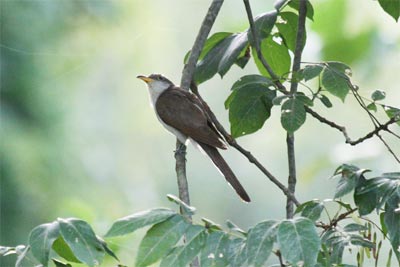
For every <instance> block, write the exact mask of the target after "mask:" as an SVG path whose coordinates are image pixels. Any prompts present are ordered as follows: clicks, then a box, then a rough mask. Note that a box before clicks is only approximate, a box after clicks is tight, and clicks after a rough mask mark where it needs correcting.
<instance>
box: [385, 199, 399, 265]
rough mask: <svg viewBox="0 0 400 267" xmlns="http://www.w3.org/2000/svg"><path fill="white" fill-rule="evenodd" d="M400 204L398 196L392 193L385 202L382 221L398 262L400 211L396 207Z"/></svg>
mask: <svg viewBox="0 0 400 267" xmlns="http://www.w3.org/2000/svg"><path fill="white" fill-rule="evenodd" d="M399 205H400V196H398V195H397V194H393V196H392V197H391V198H390V199H389V200H388V201H387V202H386V205H385V215H384V222H385V225H386V228H387V233H388V235H389V239H390V243H391V244H392V247H393V251H394V253H395V255H396V257H397V261H398V262H399V264H400V251H399V247H400V231H399V229H400V213H399V212H396V209H398V208H399Z"/></svg>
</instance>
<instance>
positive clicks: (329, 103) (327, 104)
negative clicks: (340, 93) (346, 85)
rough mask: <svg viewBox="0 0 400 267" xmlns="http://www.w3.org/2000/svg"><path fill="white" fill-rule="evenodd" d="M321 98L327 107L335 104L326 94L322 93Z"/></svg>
mask: <svg viewBox="0 0 400 267" xmlns="http://www.w3.org/2000/svg"><path fill="white" fill-rule="evenodd" d="M319 100H321V102H322V104H324V106H325V107H327V108H331V107H332V106H333V105H332V102H331V101H330V100H329V98H328V97H327V96H325V95H320V97H319Z"/></svg>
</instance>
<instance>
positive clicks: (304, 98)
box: [295, 92, 314, 107]
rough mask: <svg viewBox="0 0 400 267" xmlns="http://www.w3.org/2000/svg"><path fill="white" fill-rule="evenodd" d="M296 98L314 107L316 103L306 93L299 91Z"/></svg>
mask: <svg viewBox="0 0 400 267" xmlns="http://www.w3.org/2000/svg"><path fill="white" fill-rule="evenodd" d="M295 98H296V99H298V100H300V101H301V102H303V104H304V105H306V106H309V107H312V106H313V105H314V103H313V101H312V100H311V99H310V98H308V97H307V96H306V95H305V94H304V93H302V92H298V93H296V94H295Z"/></svg>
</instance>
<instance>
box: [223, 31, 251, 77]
mask: <svg viewBox="0 0 400 267" xmlns="http://www.w3.org/2000/svg"><path fill="white" fill-rule="evenodd" d="M247 44H248V39H247V32H241V33H237V34H234V35H233V38H232V41H231V42H230V44H229V46H228V47H227V48H226V50H225V53H224V55H223V56H222V58H221V61H220V62H219V65H218V73H219V74H220V75H221V77H223V76H224V75H225V74H226V73H227V72H228V70H229V69H230V67H231V66H232V65H233V64H234V63H235V62H236V60H237V59H238V57H239V55H240V54H241V52H242V51H243V50H244V49H245V48H246V46H247Z"/></svg>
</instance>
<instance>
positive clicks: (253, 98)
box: [225, 75, 276, 137]
mask: <svg viewBox="0 0 400 267" xmlns="http://www.w3.org/2000/svg"><path fill="white" fill-rule="evenodd" d="M271 87H272V88H273V83H272V82H271V81H270V80H269V79H267V78H265V77H263V76H259V75H248V76H244V77H242V78H241V79H240V80H239V81H237V82H236V83H235V84H234V85H233V87H232V93H231V95H230V96H229V97H228V99H227V100H226V102H225V106H227V107H229V122H230V124H231V134H232V136H233V137H240V136H242V135H246V134H250V133H253V132H255V131H257V130H258V129H260V128H261V127H262V126H263V124H264V122H265V121H266V120H267V119H268V118H269V116H270V112H271V108H272V99H274V98H275V96H276V91H275V90H271V89H270V88H271Z"/></svg>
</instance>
